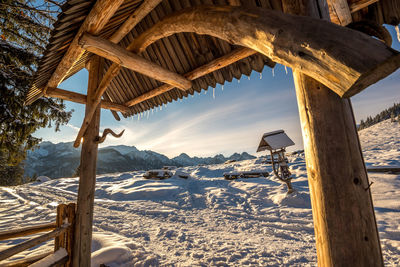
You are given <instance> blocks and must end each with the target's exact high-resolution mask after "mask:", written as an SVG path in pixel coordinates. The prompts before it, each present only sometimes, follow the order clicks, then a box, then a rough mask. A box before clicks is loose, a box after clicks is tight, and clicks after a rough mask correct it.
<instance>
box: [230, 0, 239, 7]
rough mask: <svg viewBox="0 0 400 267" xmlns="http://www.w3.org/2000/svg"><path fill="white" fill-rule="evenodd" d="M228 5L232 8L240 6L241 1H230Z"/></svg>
mask: <svg viewBox="0 0 400 267" xmlns="http://www.w3.org/2000/svg"><path fill="white" fill-rule="evenodd" d="M228 3H229V5H231V6H240V0H228Z"/></svg>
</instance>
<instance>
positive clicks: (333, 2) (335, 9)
mask: <svg viewBox="0 0 400 267" xmlns="http://www.w3.org/2000/svg"><path fill="white" fill-rule="evenodd" d="M326 1H327V2H328V7H329V15H330V18H331V21H332V22H333V23H335V24H338V25H342V26H346V25H347V24H349V23H351V22H352V20H353V19H352V17H351V11H350V7H349V5H348V3H347V0H326Z"/></svg>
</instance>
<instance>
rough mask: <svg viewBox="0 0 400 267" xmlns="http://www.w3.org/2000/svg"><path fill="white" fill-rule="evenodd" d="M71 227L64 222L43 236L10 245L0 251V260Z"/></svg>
mask: <svg viewBox="0 0 400 267" xmlns="http://www.w3.org/2000/svg"><path fill="white" fill-rule="evenodd" d="M68 227H69V225H68V224H64V225H63V226H61V227H59V228H56V229H54V230H53V231H51V232H49V233H46V234H43V235H41V236H38V237H35V238H32V239H29V240H27V241H25V242H22V243H20V244H18V245H16V246H13V247H10V248H8V249H5V250H3V251H0V261H2V260H4V259H7V258H9V257H11V256H13V255H15V254H17V253H19V252H22V251H24V250H27V249H29V248H31V247H34V246H36V245H39V244H41V243H43V242H46V241H48V240H50V239H52V238H54V237H56V236H58V235H60V234H62V233H63V232H65V231H66V230H67V228H68Z"/></svg>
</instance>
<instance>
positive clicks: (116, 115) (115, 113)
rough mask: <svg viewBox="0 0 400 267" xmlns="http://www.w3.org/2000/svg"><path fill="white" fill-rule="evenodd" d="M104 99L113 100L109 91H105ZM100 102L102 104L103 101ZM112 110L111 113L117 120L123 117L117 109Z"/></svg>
mask: <svg viewBox="0 0 400 267" xmlns="http://www.w3.org/2000/svg"><path fill="white" fill-rule="evenodd" d="M103 99H104V100H106V101H110V102H112V101H111V97H110V96H109V95H108V93H107V91H106V92H104V94H103ZM100 104H101V102H100ZM110 111H111V114H112V115H113V117H114V119H115V120H117V121H120V120H121V118H120V117H119V115H118V113H117V112H116V111H115V110H110Z"/></svg>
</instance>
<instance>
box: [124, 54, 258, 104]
mask: <svg viewBox="0 0 400 267" xmlns="http://www.w3.org/2000/svg"><path fill="white" fill-rule="evenodd" d="M256 53H257V51H254V50H251V49H249V48H245V47H242V48H238V49H236V50H233V51H231V52H230V53H228V54H226V55H224V56H222V57H220V58H217V59H215V60H213V61H211V62H209V63H207V64H205V65H203V66H201V67H198V68H197V69H195V70H193V71H191V72H188V73H186V74H184V75H183V76H185V77H186V78H188V79H189V80H195V79H197V78H200V77H202V76H204V75H206V74H209V73H211V72H213V71H216V70H219V69H222V68H223V67H226V66H228V65H230V64H232V63H235V62H236V61H239V60H241V59H243V58H246V57H249V56H252V55H254V54H256ZM173 88H174V86H171V85H169V84H164V85H162V86H160V87H158V88H155V89H153V90H151V91H149V92H147V93H145V94H143V95H141V96H138V97H136V98H134V99H132V100H129V101H128V102H126V103H125V105H126V106H128V107H131V106H134V105H136V104H139V103H141V102H143V101H146V100H148V99H150V98H153V97H155V96H158V95H160V94H163V93H165V92H168V91H169V90H171V89H173Z"/></svg>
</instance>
